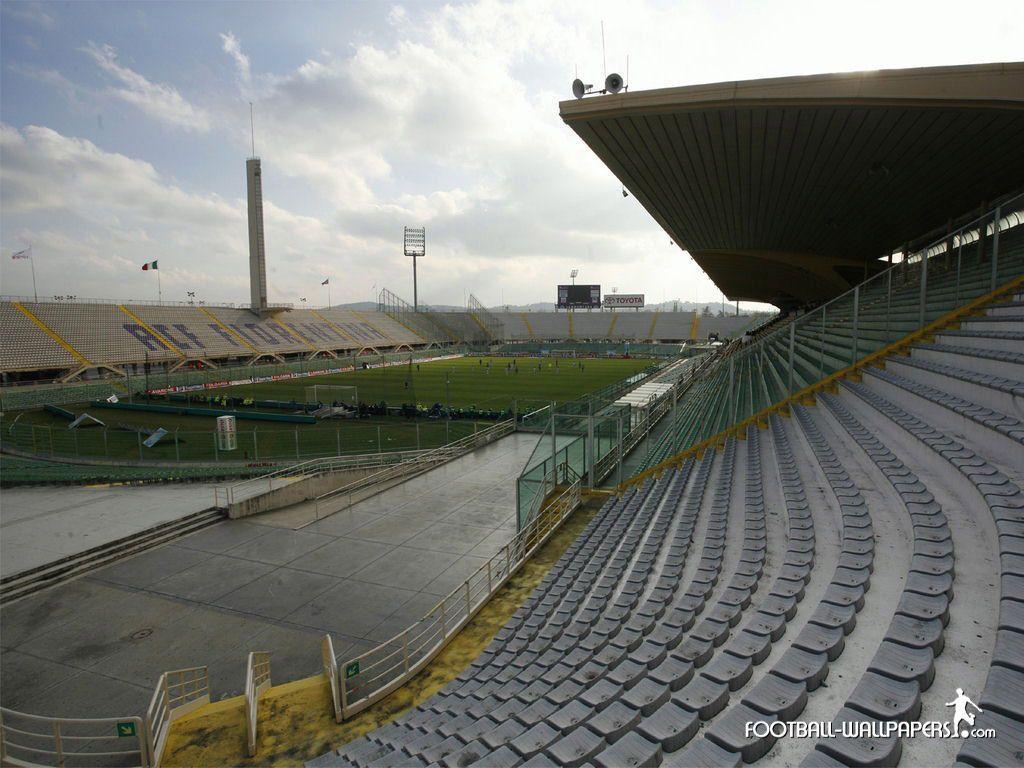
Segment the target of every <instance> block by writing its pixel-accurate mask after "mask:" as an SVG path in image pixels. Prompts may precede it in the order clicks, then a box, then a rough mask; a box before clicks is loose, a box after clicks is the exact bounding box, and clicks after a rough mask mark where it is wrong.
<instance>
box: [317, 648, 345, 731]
mask: <svg viewBox="0 0 1024 768" xmlns="http://www.w3.org/2000/svg"><path fill="white" fill-rule="evenodd" d="M320 663H321V664H322V665H323V670H324V677H326V678H327V685H328V687H329V689H330V691H331V704H332V705H333V707H334V722H336V723H340V722H341V721H342V716H341V686H340V683H339V678H338V657H337V656H335V655H334V641H333V640H332V639H331V636H330V635H329V634H325V635H324V636H323V639H322V640H321V641H320Z"/></svg>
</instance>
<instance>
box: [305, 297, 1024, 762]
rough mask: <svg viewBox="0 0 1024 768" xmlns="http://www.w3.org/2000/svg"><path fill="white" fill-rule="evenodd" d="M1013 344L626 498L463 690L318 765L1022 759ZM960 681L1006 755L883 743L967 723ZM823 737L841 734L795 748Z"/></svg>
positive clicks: (800, 412) (939, 742) (752, 435)
mask: <svg viewBox="0 0 1024 768" xmlns="http://www.w3.org/2000/svg"><path fill="white" fill-rule="evenodd" d="M1020 300H1021V297H1019V296H1018V297H1016V298H1015V300H1012V301H1007V302H1004V303H1002V304H1000V305H998V306H994V307H992V308H991V309H989V310H988V313H987V314H986V315H985V316H984V317H985V318H992V317H1016V312H1017V310H1018V308H1019V307H1020V306H1022V304H1021V303H1020ZM978 322H985V321H984V320H979V321H978ZM997 322H1000V323H1006V324H1008V327H1007V328H1006V329H1005V330H1004V331H1001V332H1000V333H1002V334H1018V333H1020V329H1017V326H1016V323H1017V322H1018V321H1013V320H1011V321H1004V320H1000V321H997ZM966 338H970V339H972V343H971V344H969V345H968V344H964V343H963V340H964V339H966ZM956 339H959V340H960V343H959V344H958V343H955V340H956ZM1006 339H1007V336H1005V335H999V336H987V335H978V334H977V333H974V334H968V335H955V336H942V335H940V336H939V337H937V338H936V339H935V341H934V342H932V343H928V344H923V345H921V347H918V348H914V349H913V351H912V353H911V355H910V356H909V357H906V358H899V357H893V358H889V359H888V360H887V363H886V366H885V367H884V368H878V369H873V370H872V371H871V372H869V373H868V374H867V375H865V376H864V377H863V379H862V380H860V381H845V380H844V381H842V382H841V384H840V386H839V388H838V390H837V391H836V392H835V393H834V394H826V395H822V396H821V397H820V398H819V399H818V401H817V403H816V404H815V405H794V406H793V407H792V409H791V416H792V417H791V418H787V417H785V416H783V415H781V414H773V415H772V416H771V417H770V418H769V419H768V421H767V429H766V430H760V429H758V428H757V427H755V426H753V425H751V426H750V427H749V428H748V429H747V430H746V431H745V433H744V434H743V438H744V439H742V440H737V439H735V438H729V439H727V440H726V441H725V442H724V444H723V445H722V446H721V448H720V449H719V450H713V449H709V450H707V451H705V452H704V453H703V455H701V456H699V457H698V456H690V457H689V458H687V459H685V460H684V461H683V462H682V463H681V464H680V465H679V466H678V468H668V469H666V470H665V471H663V472H662V473H661V474H660V475H659V476H656V477H654V476H652V477H647V478H646V479H644V480H642V481H641V482H640V483H638V484H636V485H633V486H632V487H630V488H628V489H627V490H626V491H624V492H623V493H621V494H620V495H618V496H615V497H612V498H611V499H609V500H608V501H607V503H605V505H604V506H603V507H602V508H601V510H600V511H599V512H598V513H597V514H596V515H595V516H594V517H593V519H592V520H591V521H590V522H589V523H588V525H587V526H586V528H585V530H584V531H583V532H582V534H581V535H580V536H579V537H578V538H577V539H576V540H575V541H574V542H573V543H572V544H571V545H570V546H569V548H568V549H567V550H566V552H565V553H564V554H563V556H562V557H561V558H560V559H559V561H558V562H557V563H556V564H555V566H554V567H553V568H552V569H551V571H550V572H549V573H548V574H547V575H546V576H545V577H544V578H543V580H542V581H541V583H540V584H539V585H538V587H537V588H536V589H535V590H534V592H533V593H532V594H531V595H530V597H529V598H528V599H527V600H526V601H525V602H524V604H523V605H522V606H521V607H520V608H519V609H518V610H517V611H516V612H515V614H514V615H513V616H512V618H511V619H510V620H509V621H508V622H507V623H506V625H505V626H504V627H503V628H502V629H501V630H499V631H498V633H497V635H496V636H495V637H494V639H493V641H492V642H491V644H490V645H489V646H488V647H487V648H486V649H485V650H484V651H483V652H482V653H481V654H480V655H479V656H478V657H477V658H476V659H474V660H473V661H472V662H471V664H470V665H469V666H468V667H467V668H466V669H465V670H464V671H463V672H462V673H461V674H460V675H459V676H458V677H457V678H456V679H455V680H453V681H452V682H451V683H449V684H448V685H447V686H446V687H445V688H444V689H442V690H441V691H440V692H439V693H438V694H436V695H434V696H433V697H431V698H429V699H427V700H426V701H424V702H422V703H421V704H420V705H419V706H417V707H415V708H413V709H412V710H411V711H409V712H407V713H405V714H403V715H402V716H400V717H399V718H398V719H397V720H395V721H394V722H392V723H390V724H388V725H386V726H384V727H382V728H379V729H378V730H376V731H373V732H371V733H370V734H369V735H368V736H366V737H365V738H360V739H357V740H356V741H353V742H351V743H349V744H346V745H344V746H342V747H341V748H339V749H338V750H336V751H334V752H330V753H328V754H325V755H323V756H321V757H319V758H317V759H315V760H313V761H311V762H310V763H309V764H308V765H311V766H314V765H315V766H359V768H365V767H367V766H393V765H411V766H415V765H421V766H425V765H442V766H447V767H448V768H454V767H455V766H470V765H478V766H510V767H511V766H519V765H523V766H555V765H557V766H579V765H593V766H599V767H600V768H613V767H616V768H617V767H619V766H659V765H665V766H739V765H742V764H749V763H755V762H760V761H763V762H764V764H768V765H802V766H811V767H813V766H874V765H896V764H898V763H900V762H901V761H902V762H903V763H904V764H906V765H949V764H952V763H954V762H956V763H957V764H960V765H971V766H1005V765H1019V764H1020V763H1021V755H1022V754H1024V494H1022V493H1021V490H1020V487H1019V483H1020V482H1022V481H1024V431H1022V429H1021V425H1020V422H1019V421H1018V420H1017V417H1018V416H1019V415H1020V413H1021V400H1020V397H1021V395H1022V393H1024V389H1022V387H1024V357H1022V347H1021V345H1020V344H1019V343H1018V344H1017V345H1016V349H1015V350H1006V349H1003V348H1001V347H1000V345H999V342H1000V341H1005V340H1006ZM1022 339H1024V337H1022ZM982 340H985V341H984V342H983V341H982ZM1014 340H1018V339H1016V337H1014ZM956 478H960V479H961V480H957V479H956ZM989 564H991V565H989ZM990 569H995V572H994V573H993V572H992V571H991V570H990ZM954 584H957V585H958V589H957V594H956V599H954ZM949 647H953V648H955V649H957V650H956V651H955V652H954V653H953V654H952V657H950V654H949V652H948V651H946V649H947V648H949ZM944 652H945V653H944ZM957 688H961V689H963V691H962V692H964V693H965V695H967V696H969V697H971V698H972V699H973V700H974V701H976V702H977V704H978V705H979V706H980V708H981V710H982V712H981V713H980V714H978V715H977V719H976V721H975V723H974V725H973V727H974V728H992V729H994V732H995V737H994V738H975V737H969V738H963V739H961V738H944V737H940V738H933V739H926V738H913V739H904V738H901V736H900V735H899V734H898V733H897V732H895V731H893V732H891V733H885V732H877V733H871V732H869V731H867V730H864V729H865V728H867V727H874V728H875V729H876V730H878V729H880V728H881V725H880V724H884V723H888V722H894V721H899V722H915V721H918V720H923V719H927V720H935V721H944V722H945V721H949V720H950V718H951V717H952V715H953V710H952V709H951V708H949V707H948V706H947V704H948V703H949V702H950V701H951V700H953V699H954V698H956V696H957V693H956V689H957ZM801 720H802V721H805V722H822V723H828V724H831V727H832V728H833V730H834V732H835V735H834V736H832V737H828V738H826V737H821V738H787V737H786V736H782V737H781V738H780V737H779V736H778V732H777V731H774V730H772V728H775V727H777V724H779V723H789V722H794V721H801ZM751 723H753V724H756V727H754V728H753V730H751V729H750V728H748V724H751Z"/></svg>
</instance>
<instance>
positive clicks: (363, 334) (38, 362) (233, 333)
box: [0, 301, 424, 371]
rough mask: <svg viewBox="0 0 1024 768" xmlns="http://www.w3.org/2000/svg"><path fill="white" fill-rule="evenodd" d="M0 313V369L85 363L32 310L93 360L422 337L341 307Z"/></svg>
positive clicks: (67, 308) (346, 347) (345, 347)
mask: <svg viewBox="0 0 1024 768" xmlns="http://www.w3.org/2000/svg"><path fill="white" fill-rule="evenodd" d="M22 308H23V309H22ZM23 310H24V311H23ZM0 313H2V315H0V317H2V319H3V322H2V324H0V360H2V365H3V370H4V371H28V370H51V369H69V368H75V367H78V365H81V364H83V363H82V361H81V360H79V359H78V358H76V357H75V356H74V355H73V354H72V353H71V352H69V351H68V350H67V349H66V348H65V347H64V346H62V345H61V343H60V342H58V341H57V340H55V339H54V338H52V337H51V336H50V335H49V334H48V333H46V332H45V331H44V330H42V329H41V328H40V327H39V326H38V324H37V323H36V322H34V321H33V320H32V319H31V318H30V317H29V315H30V314H31V315H32V316H34V317H35V318H36V319H37V320H38V321H39V322H41V323H42V324H43V325H45V326H46V327H47V328H48V329H50V330H51V331H52V332H53V333H55V334H56V335H57V336H58V337H59V338H60V339H61V340H63V341H64V342H66V344H67V345H69V346H70V347H71V348H72V349H74V350H75V351H76V352H77V353H78V354H80V355H81V356H82V357H83V358H84V359H85V360H87V361H88V362H89V363H91V364H94V365H103V364H107V365H118V364H122V363H142V362H144V361H147V360H148V361H150V362H170V361H177V360H181V359H183V358H185V359H203V360H219V359H221V360H222V359H228V358H230V359H248V358H252V357H254V356H257V355H267V354H280V355H289V354H290V355H298V354H310V353H313V352H317V351H331V352H334V351H338V352H345V351H350V350H359V349H362V348H364V347H373V348H382V349H387V348H394V347H398V346H400V345H421V344H423V343H424V341H423V339H422V338H421V337H419V336H418V335H416V334H415V333H413V332H412V331H410V330H409V329H408V328H406V327H405V326H403V325H402V324H400V323H398V322H396V321H395V320H394V319H392V318H391V317H389V316H387V315H386V314H383V313H378V312H357V311H354V310H346V309H338V308H331V309H324V310H319V311H316V310H303V309H298V310H292V311H288V312H281V313H277V314H275V315H273V316H270V317H264V318H260V317H258V316H257V315H255V314H253V313H252V312H250V311H248V310H245V309H235V308H232V307H217V306H209V307H196V306H170V305H124V306H121V305H117V304H85V303H75V302H22V303H20V304H18V303H15V302H8V301H4V302H2V303H0Z"/></svg>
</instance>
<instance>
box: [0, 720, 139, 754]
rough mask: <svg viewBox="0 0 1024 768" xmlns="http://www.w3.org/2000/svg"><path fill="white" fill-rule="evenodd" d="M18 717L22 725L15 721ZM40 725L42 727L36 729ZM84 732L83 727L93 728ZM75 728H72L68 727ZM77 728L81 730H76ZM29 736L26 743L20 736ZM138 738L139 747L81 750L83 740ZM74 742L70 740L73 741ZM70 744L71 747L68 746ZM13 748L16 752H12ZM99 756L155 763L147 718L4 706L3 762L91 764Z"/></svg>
mask: <svg viewBox="0 0 1024 768" xmlns="http://www.w3.org/2000/svg"><path fill="white" fill-rule="evenodd" d="M12 720H13V721H14V722H15V723H17V724H18V725H20V726H21V727H15V726H13V725H11V721H12ZM33 728H38V729H39V730H32V729H33ZM91 728H95V730H91V731H90V732H88V733H85V734H83V733H81V732H80V730H81V729H91ZM69 730H70V731H72V732H70V733H69V732H68V731H69ZM74 731H79V732H78V733H75V732H74ZM19 736H20V737H25V739H26V743H22V742H20V741H19V740H18V737H19ZM123 738H130V739H134V740H135V743H136V744H137V747H136V748H135V749H120V750H115V749H107V750H105V751H93V750H91V749H90V750H84V751H83V750H81V746H82V743H83V742H84V743H85V744H86V745H88V744H96V743H97V742H100V743H102V742H106V741H114V742H116V743H119V742H120V740H121V739H123ZM69 742H70V744H69ZM68 747H70V749H68ZM12 751H13V752H14V754H12ZM97 758H110V759H109V760H105V761H104V762H106V763H108V764H110V765H126V764H127V765H133V766H140V767H141V768H149V766H152V765H153V764H154V763H153V758H152V755H151V751H150V747H149V736H148V731H147V727H146V721H145V720H144V719H143V718H141V717H138V716H131V717H101V718H71V717H43V716H41V715H30V714H27V713H25V712H18V711H16V710H13V709H8V708H6V707H0V764H2V765H5V766H8V765H14V766H36V765H54V766H61V768H65V767H68V768H70V766H79V765H80V766H91V765H95V764H96V759H97Z"/></svg>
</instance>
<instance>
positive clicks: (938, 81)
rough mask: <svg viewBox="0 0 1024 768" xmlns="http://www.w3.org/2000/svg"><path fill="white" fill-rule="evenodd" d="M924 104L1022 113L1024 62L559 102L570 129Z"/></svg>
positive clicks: (768, 80)
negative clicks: (696, 115)
mask: <svg viewBox="0 0 1024 768" xmlns="http://www.w3.org/2000/svg"><path fill="white" fill-rule="evenodd" d="M862 101H869V102H872V103H887V102H888V103H894V104H908V103H917V104H920V103H922V102H923V103H926V104H932V105H934V106H948V105H957V106H964V107H967V106H970V107H979V106H981V107H984V106H997V107H1000V108H1002V109H1006V108H1008V107H1009V108H1020V109H1024V62H1003V63H992V64H968V65H962V66H947V67H917V68H913V69H879V70H868V71H860V72H837V73H830V74H819V75H799V76H796V77H773V78H765V79H760V80H737V81H732V82H724V83H706V84H699V85H687V86H679V87H675V88H658V89H654V90H649V91H631V92H628V93H626V92H623V93H618V94H614V95H610V94H609V95H605V96H591V97H588V98H583V99H569V100H567V101H561V102H559V104H558V106H559V111H560V114H561V116H562V118H563V119H564V120H565V121H566V122H572V121H574V120H579V119H587V118H593V117H615V116H618V115H620V114H622V115H625V114H636V113H637V112H643V111H656V110H670V111H671V110H688V109H701V108H708V107H716V106H730V105H733V106H738V105H740V104H765V103H777V104H779V103H830V104H836V103H849V102H862Z"/></svg>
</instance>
